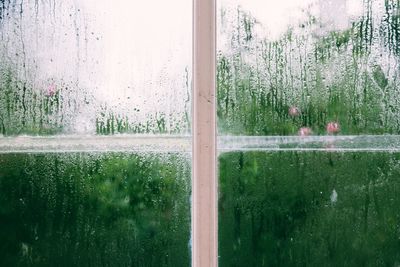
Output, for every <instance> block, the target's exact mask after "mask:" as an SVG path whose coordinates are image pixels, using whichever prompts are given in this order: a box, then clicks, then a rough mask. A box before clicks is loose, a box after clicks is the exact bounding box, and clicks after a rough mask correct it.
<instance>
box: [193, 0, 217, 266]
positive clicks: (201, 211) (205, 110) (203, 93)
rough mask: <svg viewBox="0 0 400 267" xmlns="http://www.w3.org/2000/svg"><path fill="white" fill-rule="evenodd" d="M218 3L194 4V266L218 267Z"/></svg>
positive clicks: (199, 0)
mask: <svg viewBox="0 0 400 267" xmlns="http://www.w3.org/2000/svg"><path fill="white" fill-rule="evenodd" d="M215 58H216V0H193V109H192V112H193V129H192V130H193V131H192V135H193V177H192V178H193V179H192V191H193V195H192V244H193V246H192V266H194V267H203V266H204V267H206V266H207V267H216V266H217V255H218V249H217V244H218V243H217V218H218V214H217V176H216V163H217V162H216V160H217V157H216V104H215V97H216V82H215V79H216V78H215V77H216V75H215V69H216V59H215Z"/></svg>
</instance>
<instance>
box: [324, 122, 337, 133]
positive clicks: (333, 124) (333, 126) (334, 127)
mask: <svg viewBox="0 0 400 267" xmlns="http://www.w3.org/2000/svg"><path fill="white" fill-rule="evenodd" d="M326 131H327V132H328V134H336V133H338V132H339V131H340V127H339V123H337V122H330V123H328V124H327V125H326Z"/></svg>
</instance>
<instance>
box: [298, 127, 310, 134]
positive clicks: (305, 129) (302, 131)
mask: <svg viewBox="0 0 400 267" xmlns="http://www.w3.org/2000/svg"><path fill="white" fill-rule="evenodd" d="M310 134H312V130H311V128H309V127H301V128H300V129H299V135H300V136H309V135H310Z"/></svg>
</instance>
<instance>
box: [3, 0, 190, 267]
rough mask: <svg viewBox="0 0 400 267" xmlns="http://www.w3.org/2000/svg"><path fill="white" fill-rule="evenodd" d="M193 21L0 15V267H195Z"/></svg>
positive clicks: (92, 14)
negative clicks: (192, 233)
mask: <svg viewBox="0 0 400 267" xmlns="http://www.w3.org/2000/svg"><path fill="white" fill-rule="evenodd" d="M191 14H192V3H191V1H186V0H172V1H155V0H150V1H129V0H113V1H108V0H80V1H75V0H62V1H47V0H46V1H38V0H35V1H33V0H32V1H24V0H2V1H0V39H1V41H0V239H1V240H2V245H0V266H189V265H190V258H191V253H190V193H191V186H190V184H191V183H190V175H191V163H190V160H191V154H190V149H189V147H190V142H191V139H190V137H189V136H188V135H189V134H190V124H191V122H190V106H191V102H190V90H191V88H190V80H191V47H192V45H191V42H192V41H191V40H192V34H191V31H192V30H191V28H192V27H191V22H192V18H191ZM172 135H173V136H172Z"/></svg>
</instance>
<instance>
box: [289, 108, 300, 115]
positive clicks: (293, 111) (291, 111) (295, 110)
mask: <svg viewBox="0 0 400 267" xmlns="http://www.w3.org/2000/svg"><path fill="white" fill-rule="evenodd" d="M289 115H290V116H292V117H296V116H299V115H300V110H299V108H297V107H295V106H292V107H290V108H289Z"/></svg>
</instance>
